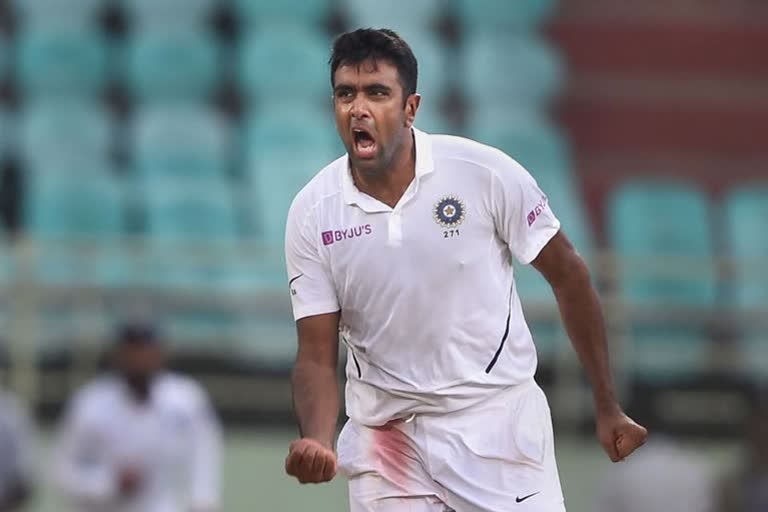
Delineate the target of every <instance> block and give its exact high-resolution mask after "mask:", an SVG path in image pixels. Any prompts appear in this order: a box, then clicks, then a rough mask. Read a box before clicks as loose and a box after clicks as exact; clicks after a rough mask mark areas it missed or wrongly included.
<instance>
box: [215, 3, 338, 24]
mask: <svg viewBox="0 0 768 512" xmlns="http://www.w3.org/2000/svg"><path fill="white" fill-rule="evenodd" d="M229 1H230V3H231V4H232V5H233V6H234V8H235V12H237V14H238V15H239V17H240V18H241V19H242V20H244V21H245V22H246V23H247V24H248V25H251V26H255V25H258V26H260V27H269V26H272V25H275V24H278V25H286V24H289V25H290V24H299V25H302V24H304V25H315V26H319V25H321V24H322V23H324V22H325V21H326V20H327V19H328V16H329V14H330V12H331V9H332V7H333V3H334V2H333V0H281V1H280V2H254V1H253V0H229Z"/></svg>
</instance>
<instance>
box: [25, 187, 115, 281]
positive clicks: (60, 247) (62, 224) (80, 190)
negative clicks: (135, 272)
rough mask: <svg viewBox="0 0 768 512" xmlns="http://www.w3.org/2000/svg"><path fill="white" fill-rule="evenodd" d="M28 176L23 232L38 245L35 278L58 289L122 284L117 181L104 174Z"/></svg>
mask: <svg viewBox="0 0 768 512" xmlns="http://www.w3.org/2000/svg"><path fill="white" fill-rule="evenodd" d="M28 176H29V179H28V180H27V182H26V183H25V187H24V189H25V193H26V195H25V197H24V201H23V205H24V216H23V228H24V229H25V230H26V232H27V234H28V235H29V236H30V237H31V239H32V240H34V241H35V242H37V244H38V245H37V247H38V249H39V250H38V251H37V252H36V253H35V254H36V256H35V261H34V263H33V272H34V274H35V277H36V278H37V279H39V280H40V281H42V282H44V283H48V284H51V285H62V286H71V285H94V286H112V285H115V286H117V285H119V284H120V283H122V282H123V281H124V279H125V275H124V274H123V267H122V261H121V258H120V257H119V255H118V254H116V252H115V251H114V249H115V244H116V243H117V242H118V241H119V240H120V238H121V237H122V235H123V210H122V205H123V203H122V193H121V190H120V187H119V185H118V183H117V182H116V180H115V179H114V178H112V177H111V176H110V174H108V173H104V174H101V175H93V176H89V177H88V179H78V180H75V179H72V176H71V175H66V174H58V173H44V172H37V173H34V174H32V175H28ZM89 249H90V250H89ZM94 249H95V250H94Z"/></svg>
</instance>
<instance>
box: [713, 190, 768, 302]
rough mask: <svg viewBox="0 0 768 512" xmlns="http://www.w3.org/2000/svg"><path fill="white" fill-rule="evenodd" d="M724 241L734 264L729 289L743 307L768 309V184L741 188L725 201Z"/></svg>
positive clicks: (733, 191)
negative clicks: (767, 277) (767, 233)
mask: <svg viewBox="0 0 768 512" xmlns="http://www.w3.org/2000/svg"><path fill="white" fill-rule="evenodd" d="M724 213H725V215H724V217H725V219H724V220H725V226H724V228H725V240H726V245H727V248H726V249H727V251H728V256H729V257H731V258H732V259H733V261H734V265H735V268H734V279H733V281H732V282H731V283H729V284H730V286H729V288H730V291H731V293H732V297H733V300H734V302H735V304H736V305H737V306H741V307H768V279H766V278H765V273H764V266H765V262H766V261H768V237H766V236H765V235H764V234H765V233H766V231H768V229H767V228H766V226H768V183H763V184H756V185H751V186H744V187H739V188H736V189H734V190H732V191H731V192H730V193H729V194H728V195H727V197H726V198H725V204H724Z"/></svg>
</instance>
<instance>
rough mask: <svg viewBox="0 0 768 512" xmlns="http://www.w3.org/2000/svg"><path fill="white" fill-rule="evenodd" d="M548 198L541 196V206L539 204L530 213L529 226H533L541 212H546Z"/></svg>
mask: <svg viewBox="0 0 768 512" xmlns="http://www.w3.org/2000/svg"><path fill="white" fill-rule="evenodd" d="M547 201H548V199H547V196H541V201H539V204H537V205H536V206H535V207H534V208H533V210H531V211H530V213H528V226H531V224H533V223H534V222H536V219H538V218H539V215H541V212H543V211H544V208H546V207H547Z"/></svg>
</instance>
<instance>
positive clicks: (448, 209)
mask: <svg viewBox="0 0 768 512" xmlns="http://www.w3.org/2000/svg"><path fill="white" fill-rule="evenodd" d="M465 214H466V208H465V207H464V201H462V200H461V199H459V198H458V197H456V196H445V197H442V198H441V199H440V200H439V201H438V202H437V204H436V205H435V208H434V210H433V211H432V216H433V217H434V218H435V222H437V223H438V224H440V225H441V226H443V227H444V228H454V227H456V226H458V225H459V224H461V223H462V222H464V215H465Z"/></svg>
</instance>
